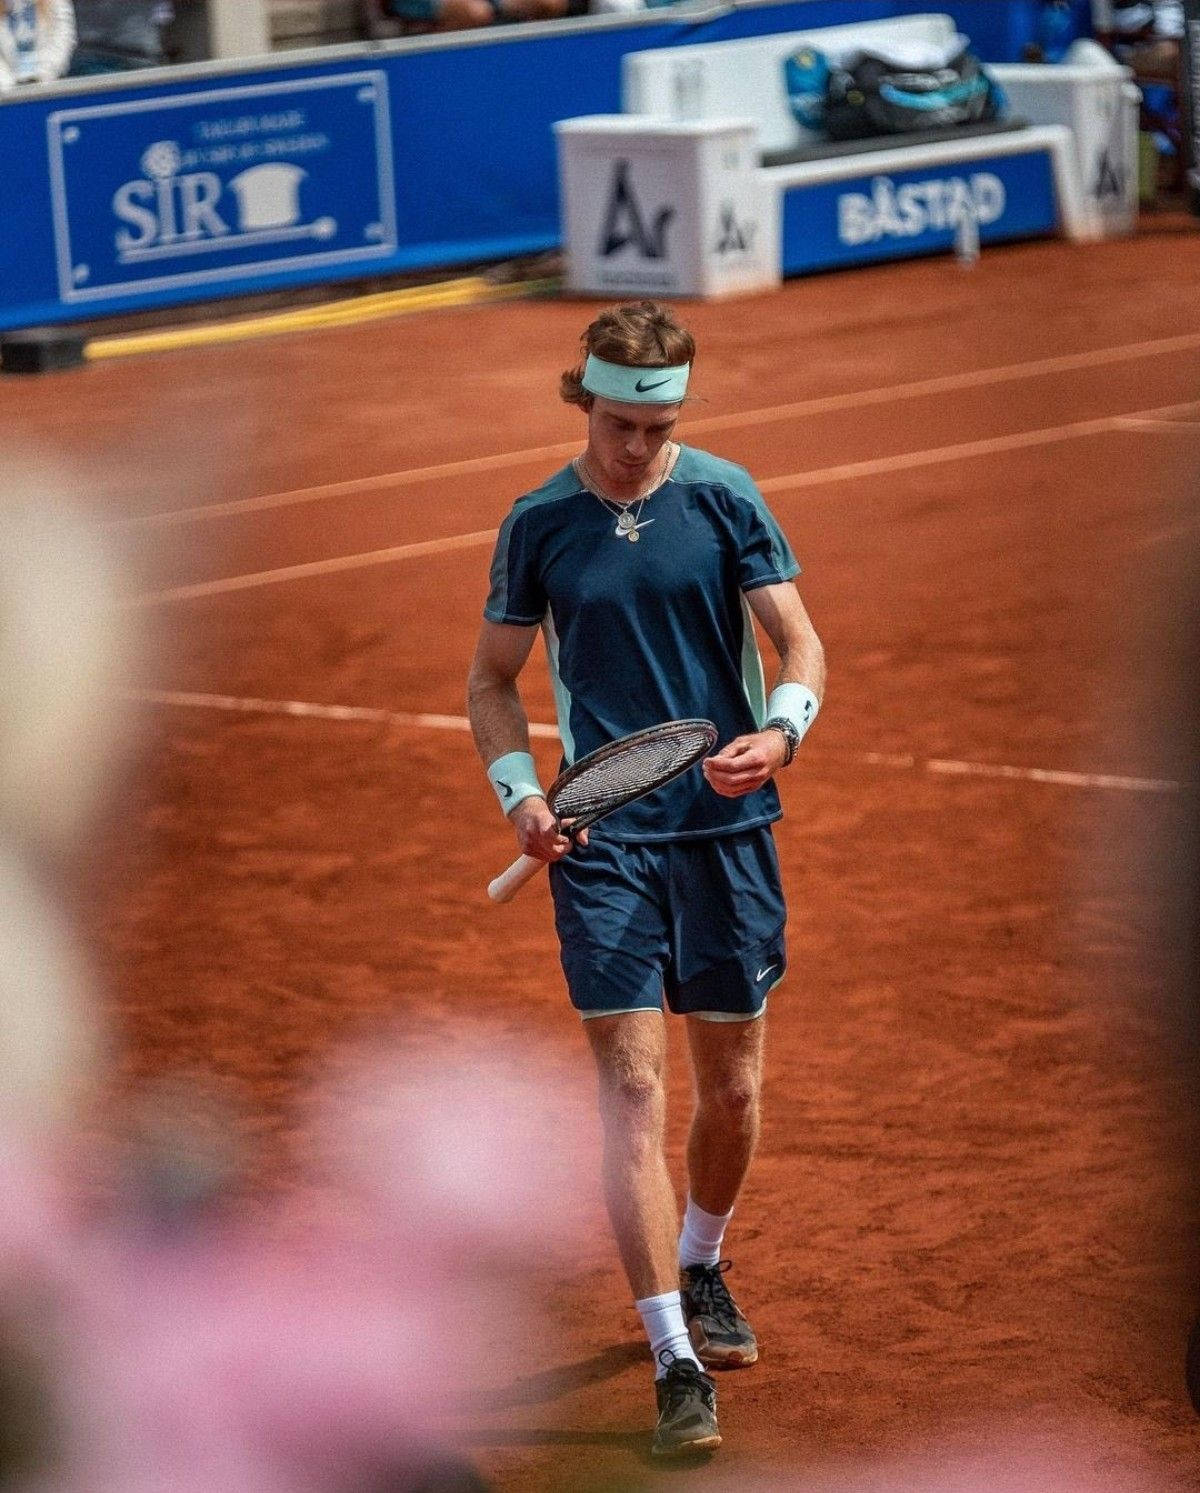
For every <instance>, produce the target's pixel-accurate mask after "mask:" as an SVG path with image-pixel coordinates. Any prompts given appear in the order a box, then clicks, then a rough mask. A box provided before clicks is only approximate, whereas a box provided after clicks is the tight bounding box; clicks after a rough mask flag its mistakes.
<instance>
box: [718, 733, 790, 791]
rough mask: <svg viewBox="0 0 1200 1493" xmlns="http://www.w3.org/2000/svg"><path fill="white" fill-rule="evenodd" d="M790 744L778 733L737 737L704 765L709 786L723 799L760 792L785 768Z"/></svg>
mask: <svg viewBox="0 0 1200 1493" xmlns="http://www.w3.org/2000/svg"><path fill="white" fill-rule="evenodd" d="M786 758H787V743H786V742H785V741H784V739H783V736H782V734H781V733H780V732H778V731H755V732H754V733H753V734H752V735H750V736H737V737H735V738H734V739H733V741H731V742H730V743H729V745H728V746H725V747H722V748H721V750H720V751H719V752H715V753H714V754H713V755H712V756H711V757H705V759H704V761H703V762H702V763H701V766H702V768H703V769H704V776H705V777H706V778H707V779H708V786H709V787H710V788H711V789H712V790H713V792H714V793H719V794H720V795H721V797H722V798H741V796H742V795H743V794H744V793H753V792H754V790H755V789H756V788H761V787H762V785H763V784H764V783H765V782H766V781H767V779H768V778H770V777H772V776H773V775H774V773H776V772H777V771H778V770H779V768H781V767H782V766H783V764H784V761H785V760H786Z"/></svg>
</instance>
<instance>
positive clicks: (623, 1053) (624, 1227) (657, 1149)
mask: <svg viewBox="0 0 1200 1493" xmlns="http://www.w3.org/2000/svg"><path fill="white" fill-rule="evenodd" d="M584 1029H585V1030H586V1032H587V1034H588V1039H589V1040H590V1042H591V1044H592V1052H593V1054H594V1056H595V1059H596V1072H597V1076H598V1079H599V1089H600V1116H601V1121H602V1123H603V1128H604V1195H605V1201H606V1202H607V1205H608V1214H609V1218H610V1219H611V1221H612V1228H613V1233H614V1234H615V1236H616V1240H617V1249H618V1251H619V1253H620V1256H621V1262H622V1264H623V1265H624V1267H625V1273H626V1275H627V1276H628V1278H629V1284H630V1287H631V1288H632V1290H633V1295H634V1299H635V1304H636V1306H637V1309H638V1313H639V1315H640V1316H641V1318H642V1323H643V1325H644V1326H645V1329H646V1335H647V1337H648V1338H649V1340H650V1350H651V1354H652V1356H653V1358H654V1363H655V1370H656V1376H657V1377H656V1383H655V1391H656V1395H657V1400H658V1412H659V1419H658V1425H657V1427H656V1429H655V1432H654V1441H653V1443H652V1446H651V1451H652V1452H653V1454H654V1455H655V1456H658V1457H678V1456H689V1455H693V1454H694V1453H696V1452H708V1451H712V1450H713V1449H714V1448H715V1447H717V1446H719V1445H720V1444H721V1436H720V1432H719V1431H718V1430H717V1421H716V1391H715V1388H714V1385H713V1381H712V1380H711V1379H710V1378H709V1377H708V1375H707V1374H705V1373H703V1372H702V1371H701V1366H700V1362H699V1359H698V1358H697V1356H696V1353H695V1350H694V1349H693V1348H692V1345H691V1340H690V1338H689V1335H688V1330H687V1325H686V1323H685V1322H684V1317H683V1304H682V1299H681V1296H680V1291H679V1281H678V1275H677V1264H676V1259H677V1245H676V1234H677V1230H678V1216H679V1215H678V1208H677V1205H676V1201H675V1190H674V1188H673V1186H672V1185H671V1177H670V1173H669V1172H668V1171H667V1164H666V1158H665V1156H664V1154H663V1137H664V1131H665V1124H666V1095H665V1092H664V1086H663V1077H664V1071H665V1068H666V1056H667V1052H666V1047H667V1044H666V1030H665V1027H664V1024H663V1019H662V1016H661V1014H660V1013H659V1012H657V1011H629V1012H625V1013H623V1014H622V1015H619V1016H597V1017H592V1018H591V1019H589V1020H588V1021H586V1022H585V1023H584Z"/></svg>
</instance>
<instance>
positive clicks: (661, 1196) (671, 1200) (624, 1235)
mask: <svg viewBox="0 0 1200 1493" xmlns="http://www.w3.org/2000/svg"><path fill="white" fill-rule="evenodd" d="M583 1026H584V1031H586V1032H587V1035H588V1039H589V1041H590V1042H591V1044H592V1053H593V1055H594V1056H595V1059H596V1074H597V1078H598V1081H599V1090H600V1118H601V1122H602V1124H603V1127H604V1197H605V1201H606V1203H607V1205H608V1213H609V1218H610V1219H611V1221H612V1228H613V1233H614V1234H615V1235H616V1240H617V1249H618V1251H619V1253H620V1256H621V1263H622V1264H623V1265H624V1266H625V1273H626V1275H627V1276H628V1277H629V1284H630V1286H631V1287H632V1289H633V1294H634V1296H635V1297H636V1298H639V1299H640V1298H642V1297H646V1296H657V1295H660V1294H661V1293H662V1292H664V1291H673V1290H675V1288H676V1286H677V1284H678V1282H677V1280H676V1274H677V1271H676V1259H675V1240H676V1235H677V1233H678V1205H677V1203H676V1199H675V1189H674V1188H673V1186H672V1185H671V1177H670V1174H669V1172H668V1171H667V1163H666V1159H665V1157H664V1155H663V1134H664V1127H665V1123H666V1097H665V1094H664V1089H663V1074H664V1070H665V1067H666V1056H667V1041H666V1029H665V1026H664V1023H663V1018H662V1016H661V1015H660V1014H659V1012H657V1011H629V1012H624V1013H622V1014H621V1015H620V1016H596V1017H593V1018H592V1019H591V1020H589V1021H585V1022H584V1024H583Z"/></svg>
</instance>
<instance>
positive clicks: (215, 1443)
mask: <svg viewBox="0 0 1200 1493" xmlns="http://www.w3.org/2000/svg"><path fill="white" fill-rule="evenodd" d="M14 468H15V459H13V460H12V461H10V465H9V471H8V473H7V474H6V478H5V481H6V483H7V486H8V491H6V492H5V493H2V494H0V1062H2V1064H3V1073H4V1081H3V1084H2V1085H0V1487H3V1488H4V1489H5V1493H46V1490H50V1489H53V1490H54V1493H166V1490H170V1493H478V1490H482V1489H483V1487H484V1484H483V1482H482V1480H481V1479H480V1477H479V1476H478V1474H477V1473H476V1472H475V1471H474V1469H473V1468H472V1467H471V1466H470V1465H469V1464H468V1463H467V1462H465V1461H464V1460H462V1459H461V1458H460V1457H459V1456H457V1455H456V1453H455V1452H454V1451H453V1449H452V1447H453V1437H452V1434H451V1432H450V1431H449V1430H448V1429H447V1426H448V1423H449V1421H450V1419H451V1418H452V1416H453V1415H454V1414H455V1413H456V1412H457V1411H458V1410H460V1408H461V1405H460V1399H461V1395H462V1393H463V1390H464V1387H465V1386H466V1385H469V1383H470V1380H471V1377H472V1375H473V1374H475V1373H479V1375H480V1376H482V1375H483V1374H484V1373H485V1371H486V1368H485V1362H484V1361H485V1357H486V1356H487V1355H488V1353H489V1351H490V1350H489V1348H488V1346H487V1345H485V1344H484V1343H483V1342H482V1341H481V1339H480V1331H481V1324H485V1323H488V1322H494V1321H496V1320H503V1321H505V1322H508V1323H521V1322H522V1321H524V1320H525V1319H526V1318H528V1317H529V1316H531V1314H532V1307H531V1305H530V1303H529V1301H528V1300H527V1298H526V1297H525V1296H524V1295H523V1294H522V1292H521V1290H519V1289H518V1287H517V1285H516V1284H515V1282H517V1281H522V1282H526V1281H528V1279H529V1265H530V1261H531V1260H537V1259H544V1258H545V1257H546V1252H547V1250H548V1249H549V1248H552V1247H553V1243H554V1241H553V1239H552V1238H551V1239H548V1238H547V1228H546V1222H545V1221H546V1219H547V1218H548V1217H549V1218H555V1217H566V1218H571V1217H575V1216H578V1214H579V1212H580V1211H582V1210H580V1209H578V1208H577V1207H576V1206H575V1203H574V1201H573V1193H572V1182H571V1177H570V1170H569V1158H571V1157H573V1156H574V1155H575V1154H577V1151H578V1148H579V1145H580V1144H582V1141H581V1139H580V1138H579V1137H576V1136H574V1135H572V1134H571V1133H570V1130H571V1127H570V1125H569V1124H564V1123H563V1120H562V1116H561V1113H559V1112H556V1113H553V1114H551V1113H549V1112H548V1110H547V1105H554V1103H555V1098H554V1095H555V1086H554V1083H553V1081H552V1077H551V1076H550V1075H545V1074H539V1073H537V1072H536V1071H535V1069H536V1066H537V1065H536V1063H535V1062H531V1061H530V1054H529V1052H528V1050H527V1049H526V1050H525V1051H523V1052H522V1053H521V1054H520V1057H519V1059H518V1058H516V1057H514V1058H513V1059H512V1061H511V1062H508V1061H506V1058H505V1049H504V1046H503V1042H502V1041H501V1040H499V1039H497V1038H496V1037H495V1036H493V1035H491V1034H480V1035H479V1037H478V1039H477V1041H476V1042H475V1043H474V1044H472V1042H471V1040H470V1038H469V1037H468V1036H466V1035H464V1034H463V1033H462V1032H461V1031H460V1032H459V1034H458V1039H457V1045H456V1048H455V1051H454V1053H453V1055H452V1062H453V1068H452V1071H449V1072H446V1071H441V1070H439V1069H438V1068H437V1067H436V1066H430V1065H427V1066H425V1067H423V1068H421V1069H420V1070H419V1071H416V1072H414V1071H413V1065H412V1063H411V1061H409V1062H408V1063H407V1066H406V1060H405V1059H404V1057H403V1056H402V1055H400V1054H397V1053H394V1052H390V1051H383V1050H379V1051H370V1052H367V1053H365V1054H364V1055H362V1056H361V1057H360V1056H357V1055H356V1056H354V1057H353V1058H350V1057H346V1058H344V1059H343V1060H342V1061H341V1063H340V1065H339V1069H338V1073H337V1077H336V1081H335V1078H334V1077H333V1076H332V1075H329V1076H327V1078H326V1080H325V1082H324V1083H322V1084H320V1085H318V1091H317V1092H316V1093H314V1094H313V1095H312V1097H311V1114H310V1115H309V1117H308V1124H307V1127H306V1139H307V1141H308V1145H307V1148H306V1154H307V1155H309V1156H311V1157H313V1158H314V1160H313V1170H312V1173H311V1175H309V1176H308V1177H306V1178H304V1179H303V1182H302V1183H301V1184H300V1186H299V1187H298V1188H297V1189H296V1191H295V1192H293V1193H292V1194H290V1195H289V1196H288V1197H287V1198H286V1199H284V1200H282V1201H280V1202H278V1203H277V1204H275V1205H267V1204H265V1203H264V1204H263V1205H262V1206H261V1207H258V1208H257V1209H254V1210H252V1209H250V1208H247V1207H244V1206H238V1205H236V1204H235V1194H234V1185H235V1184H236V1183H237V1182H238V1180H239V1179H238V1176H237V1173H238V1166H239V1159H240V1158H239V1156H238V1151H237V1146H236V1143H235V1141H234V1139H233V1137H234V1135H235V1132H236V1130H237V1126H236V1124H235V1122H234V1121H235V1117H234V1116H233V1115H232V1114H231V1113H230V1112H227V1110H226V1109H225V1108H223V1106H222V1104H221V1103H220V1102H219V1101H218V1100H216V1099H214V1098H213V1096H212V1095H211V1093H209V1092H207V1091H206V1090H205V1088H204V1087H203V1086H202V1085H200V1084H198V1083H197V1082H194V1081H183V1080H179V1081H172V1082H164V1083H162V1084H159V1085H156V1086H152V1087H150V1088H149V1089H147V1090H146V1091H144V1093H143V1094H142V1096H141V1098H140V1099H139V1100H138V1101H137V1102H136V1103H135V1104H134V1105H132V1106H130V1113H129V1117H128V1120H127V1121H126V1123H125V1127H124V1128H125V1129H126V1130H127V1132H128V1133H127V1135H126V1136H125V1139H124V1140H123V1141H122V1142H121V1143H119V1144H117V1143H114V1141H113V1139H112V1137H111V1136H110V1137H108V1138H106V1139H104V1140H101V1141H97V1139H96V1137H95V1136H94V1135H91V1134H90V1133H89V1130H90V1127H89V1125H88V1124H87V1123H86V1122H85V1120H84V1116H85V1114H86V1113H88V1110H87V1101H88V1099H89V1097H91V1098H95V1097H97V1094H98V1091H99V1090H100V1088H101V1087H102V1086H103V1084H104V1083H105V1082H106V1081H107V1078H108V1075H106V1074H105V1071H104V1068H105V1064H104V1061H103V1060H104V1057H105V1049H106V1041H105V1031H104V1023H103V1021H102V1019H101V1009H102V1008H101V1001H100V999H99V997H98V994H97V991H96V989H95V988H94V987H95V981H94V980H93V979H92V977H91V973H90V970H89V961H88V960H87V958H86V956H85V954H84V952H83V951H82V950H81V948H80V946H79V943H78V940H77V938H76V937H75V936H74V934H73V932H72V929H71V927H70V925H69V918H68V916H67V914H66V912H65V910H64V909H65V898H64V897H63V896H62V895H61V891H62V888H63V887H64V886H65V884H66V882H67V881H68V880H69V877H70V874H71V872H72V870H73V868H74V867H75V865H76V863H77V862H78V861H79V859H80V858H81V855H82V849H83V847H84V846H85V845H86V843H87V838H88V831H89V828H90V827H91V826H92V824H93V820H94V816H95V814H96V812H97V810H98V808H99V806H100V805H101V804H102V803H103V802H104V800H105V799H106V798H107V797H109V796H110V794H111V793H112V791H113V786H114V778H113V771H114V768H115V767H116V766H117V764H118V762H119V760H120V758H121V755H122V753H123V751H124V750H125V749H126V746H127V745H128V742H127V735H126V727H125V722H124V719H123V716H122V712H121V710H120V709H119V705H120V702H121V700H122V698H123V697H124V692H125V690H126V689H127V687H128V685H129V682H130V681H129V674H130V660H131V658H132V657H133V656H135V654H136V649H135V648H134V647H133V646H132V642H131V639H130V638H129V636H128V635H127V633H126V631H125V624H124V623H123V621H122V620H121V619H122V615H123V614H122V613H121V611H120V609H119V606H118V600H119V594H120V592H121V590H122V589H123V588H122V586H121V585H120V584H119V575H118V568H117V567H116V566H115V565H114V563H113V561H112V557H111V556H110V555H109V554H108V553H107V551H106V548H105V546H104V545H103V544H102V543H101V542H100V539H99V537H98V534H97V533H96V532H95V531H94V530H93V529H91V528H90V527H89V526H88V524H87V523H85V522H84V521H83V520H82V519H81V518H80V517H79V516H78V515H77V514H75V513H74V512H73V511H71V510H70V509H69V508H68V507H67V505H66V504H65V503H64V500H63V498H62V494H63V493H65V492H69V491H71V490H72V481H71V479H70V478H69V476H63V475H61V474H59V475H54V476H46V477H27V478H25V479H23V480H22V481H21V482H20V484H19V485H20V486H21V488H22V491H21V493H20V494H14V493H13V491H12V488H13V487H14V486H16V485H18V483H17V479H16V478H15V477H14V475H13V471H14ZM464 1075H465V1077H464ZM468 1080H469V1081H468ZM560 1108H561V1106H560ZM117 1128H121V1127H120V1126H118V1127H117ZM548 1135H550V1136H553V1138H554V1139H553V1141H552V1142H548V1141H547V1136H548ZM556 1156H561V1157H562V1158H563V1160H562V1165H561V1166H558V1167H556V1166H555V1164H554V1163H555V1157H556ZM563 1238H564V1240H565V1238H566V1235H565V1234H564V1236H563Z"/></svg>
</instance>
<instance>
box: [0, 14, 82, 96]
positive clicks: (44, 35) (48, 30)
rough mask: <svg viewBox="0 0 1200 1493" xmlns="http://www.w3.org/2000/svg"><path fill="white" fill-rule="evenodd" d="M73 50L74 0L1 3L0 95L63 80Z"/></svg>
mask: <svg viewBox="0 0 1200 1493" xmlns="http://www.w3.org/2000/svg"><path fill="white" fill-rule="evenodd" d="M74 46H75V10H74V7H73V5H72V3H71V0H0V93H6V92H7V91H8V90H9V89H10V88H15V87H16V86H17V84H18V83H47V82H49V81H51V80H52V79H54V78H61V77H62V75H63V74H64V73H65V72H66V70H67V67H68V65H69V63H70V61H71V52H72V50H73V49H74Z"/></svg>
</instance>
